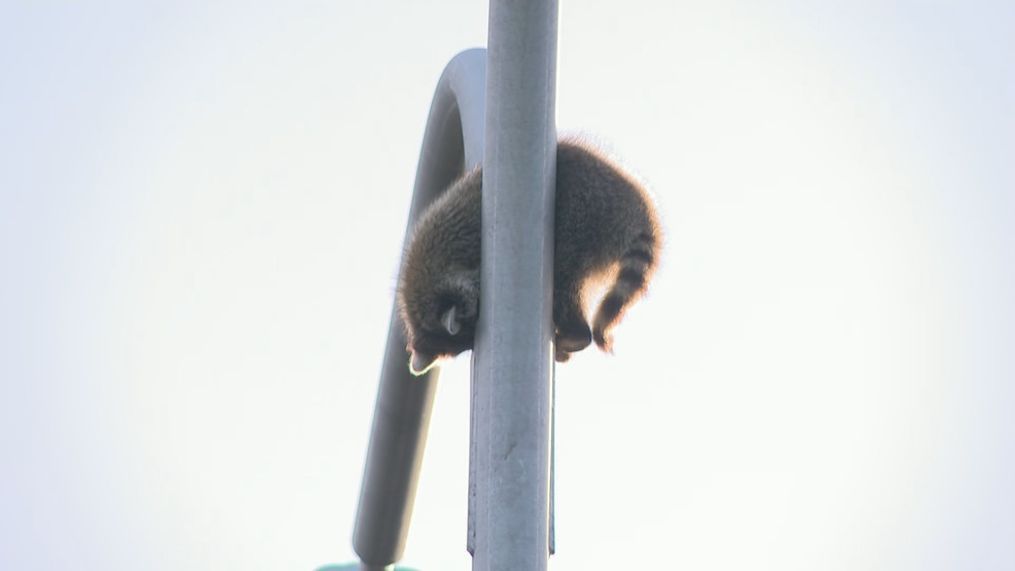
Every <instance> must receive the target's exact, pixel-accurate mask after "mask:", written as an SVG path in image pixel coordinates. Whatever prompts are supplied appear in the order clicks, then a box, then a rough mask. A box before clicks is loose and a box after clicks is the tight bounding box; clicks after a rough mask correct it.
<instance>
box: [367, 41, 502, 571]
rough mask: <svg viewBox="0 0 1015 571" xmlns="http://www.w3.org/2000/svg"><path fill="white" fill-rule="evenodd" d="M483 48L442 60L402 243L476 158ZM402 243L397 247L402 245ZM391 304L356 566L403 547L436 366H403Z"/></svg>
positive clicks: (378, 562)
mask: <svg viewBox="0 0 1015 571" xmlns="http://www.w3.org/2000/svg"><path fill="white" fill-rule="evenodd" d="M485 88H486V50H484V49H481V48H476V49H471V50H466V51H464V52H461V53H459V54H458V55H456V56H455V57H454V58H452V60H451V61H450V62H449V63H448V65H447V67H445V68H444V73H443V74H441V78H440V80H439V81H438V82H437V89H436V92H435V93H434V98H433V103H432V104H431V106H430V116H429V118H428V119H427V125H426V132H425V134H424V135H423V147H422V149H421V151H420V156H419V165H418V166H417V169H416V182H415V186H414V187H413V194H412V206H411V208H410V211H409V222H408V225H407V227H406V232H405V244H406V245H408V241H409V240H410V239H411V237H412V229H413V226H414V224H415V222H416V220H417V218H418V217H419V215H420V214H421V213H422V212H423V211H424V210H425V209H426V207H427V206H428V205H429V204H430V203H431V202H433V200H434V199H436V198H437V197H438V196H439V195H440V194H441V193H442V192H443V191H444V190H445V189H447V188H448V186H450V184H451V183H452V182H453V181H454V180H455V179H456V178H458V176H460V175H461V173H462V172H463V171H464V170H465V168H466V167H467V168H472V167H474V166H476V165H479V164H480V163H481V162H482V159H483V142H484V121H485V116H486V107H485V105H486V101H485V95H484V94H485ZM404 250H405V248H403V251H404ZM405 345H406V340H405V335H404V333H403V330H402V324H401V322H400V321H399V319H398V312H397V308H395V307H392V310H391V319H390V325H389V326H388V340H387V348H386V349H385V352H384V364H383V365H382V368H381V382H380V386H379V388H378V391H377V402H376V405H375V409H374V420H373V426H372V428H371V431H370V444H369V447H368V448H367V459H366V468H365V470H364V472H363V483H362V486H361V488H360V498H359V508H358V510H357V515H356V527H355V531H354V532H353V547H354V548H355V550H356V554H357V555H359V557H360V560H361V561H362V562H363V569H370V570H373V569H377V570H380V569H385V568H387V566H389V565H391V564H393V563H394V562H395V561H398V560H399V559H401V557H402V553H403V551H404V550H405V539H406V536H407V534H408V531H409V522H410V519H411V516H412V506H413V501H414V499H415V495H416V482H417V479H418V475H419V469H420V465H421V463H422V460H423V450H424V448H425V446H426V433H427V427H428V426H429V423H430V411H431V409H432V408H433V398H434V392H435V390H436V387H437V378H438V376H439V375H440V368H439V367H434V368H433V369H431V370H430V371H429V372H428V373H427V374H425V375H423V376H421V377H414V376H412V375H411V374H410V372H409V367H408V363H409V354H408V353H407V352H406V350H405Z"/></svg>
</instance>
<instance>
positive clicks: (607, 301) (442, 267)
mask: <svg viewBox="0 0 1015 571" xmlns="http://www.w3.org/2000/svg"><path fill="white" fill-rule="evenodd" d="M482 181H483V175H482V170H481V169H480V168H476V169H474V170H472V171H470V172H468V173H466V174H465V175H463V176H462V177H461V178H460V179H458V180H457V181H456V182H455V183H454V184H452V185H451V187H450V188H449V189H448V190H447V191H446V192H445V193H443V194H442V195H441V196H440V197H439V198H438V199H437V200H435V201H434V203H433V204H431V205H430V207H429V208H427V209H426V210H425V211H424V213H423V214H422V216H421V217H420V219H419V222H418V223H417V225H416V227H415V230H414V232H413V236H412V239H411V240H410V242H409V246H408V249H407V251H406V252H405V255H404V256H403V261H402V269H401V273H400V275H399V283H398V289H397V304H398V311H399V315H400V317H401V319H402V322H403V324H404V325H405V333H406V339H407V340H408V346H407V347H406V349H407V350H408V351H409V352H411V354H412V357H411V359H410V363H409V369H410V370H411V371H412V373H413V374H415V375H421V374H423V373H424V372H426V371H427V370H429V368H430V367H432V366H433V365H434V363H435V362H436V361H437V360H438V359H440V358H443V357H450V356H454V355H457V354H459V353H461V352H463V351H466V350H468V349H471V348H472V346H473V340H474V338H475V333H476V322H477V319H478V317H479V288H480V284H479V272H480V268H479V264H480V236H481V229H480V224H481V218H482V208H481V198H482ZM556 182H557V190H556V206H555V208H556V210H555V216H554V222H555V225H556V226H555V239H554V246H555V251H554V287H553V323H554V328H555V331H554V347H555V352H554V358H555V359H556V360H557V361H558V362H564V361H567V360H568V359H569V358H570V356H571V353H575V352H577V351H581V350H582V349H584V348H585V347H587V346H588V345H589V344H591V342H592V341H595V343H596V345H598V346H599V347H600V348H601V349H602V350H604V351H607V352H612V346H613V337H612V330H613V328H614V326H616V325H617V323H618V322H619V321H620V319H621V317H622V316H623V314H624V311H625V310H626V309H627V308H628V307H629V306H630V305H631V304H632V303H633V302H634V301H635V300H637V298H638V297H640V296H641V295H642V294H643V293H644V292H645V289H646V286H647V285H648V281H649V279H650V278H651V277H652V274H653V272H654V271H655V269H656V266H657V263H658V258H659V250H660V246H661V231H660V226H659V222H658V217H657V214H656V211H655V207H654V206H653V204H652V201H651V199H650V198H649V196H648V194H647V193H646V191H645V190H644V189H643V188H642V187H641V186H640V185H639V184H638V183H637V182H635V181H634V180H633V179H632V178H631V177H630V176H628V175H627V174H626V173H624V172H623V171H622V170H621V169H620V168H619V167H618V166H617V165H616V164H614V163H612V162H611V161H609V160H608V159H607V158H605V157H604V156H603V155H602V154H600V153H599V152H598V151H596V150H595V149H593V148H592V147H590V146H589V145H587V144H585V143H584V142H581V141H578V140H572V139H564V140H561V141H559V143H558V145H557V181H556ZM604 282H605V283H606V284H607V285H608V287H609V289H608V291H607V292H606V295H605V296H604V297H603V298H602V301H601V302H600V303H599V308H598V310H597V311H596V313H595V316H594V318H593V320H592V326H591V327H590V326H589V321H588V319H587V318H586V310H585V308H586V305H587V302H588V301H589V295H590V293H591V287H590V286H593V285H596V284H599V285H602V284H603V283H604Z"/></svg>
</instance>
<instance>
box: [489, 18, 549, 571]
mask: <svg viewBox="0 0 1015 571" xmlns="http://www.w3.org/2000/svg"><path fill="white" fill-rule="evenodd" d="M556 44H557V2H556V0H492V1H491V2H490V30H489V45H488V48H487V83H486V98H487V99H486V101H487V105H486V137H487V138H486V152H485V155H484V161H483V165H484V166H483V239H482V264H483V267H482V273H481V280H482V282H481V283H482V287H481V299H480V320H479V326H478V331H477V336H476V347H475V350H474V352H473V379H474V383H475V387H474V393H473V396H474V401H473V407H474V408H473V410H474V413H473V417H474V421H475V422H474V426H473V430H474V437H475V440H474V444H473V461H474V462H475V466H474V469H473V471H472V473H473V477H474V478H475V480H476V481H475V486H474V488H475V500H474V502H472V503H473V510H474V513H473V514H472V516H473V520H472V521H473V523H474V530H473V533H474V538H473V539H474V541H473V545H472V547H473V569H474V570H481V571H491V570H510V571H518V570H522V569H524V570H525V571H542V570H545V569H546V565H547V559H548V557H549V495H550V490H549V479H550V414H551V407H552V391H551V386H552V354H553V353H552V347H551V338H552V325H551V306H552V287H553V205H554V179H555V174H556V173H555V169H556V128H555V123H554V96H555V88H556V83H555V74H556Z"/></svg>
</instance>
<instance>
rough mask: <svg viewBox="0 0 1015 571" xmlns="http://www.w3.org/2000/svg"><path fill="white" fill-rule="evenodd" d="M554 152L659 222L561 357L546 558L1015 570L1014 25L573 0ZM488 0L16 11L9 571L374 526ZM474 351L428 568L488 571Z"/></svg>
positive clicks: (427, 469) (305, 541)
mask: <svg viewBox="0 0 1015 571" xmlns="http://www.w3.org/2000/svg"><path fill="white" fill-rule="evenodd" d="M561 4H562V5H561V14H560V39H559V58H558V70H559V76H558V99H557V110H558V127H559V129H560V130H561V132H564V133H575V132H577V133H584V134H587V135H590V136H591V137H593V138H594V139H595V140H598V141H601V142H602V144H603V146H604V147H606V148H607V149H608V150H610V151H611V152H612V153H614V154H615V155H616V156H617V157H618V158H620V159H621V160H622V161H624V163H625V164H627V165H628V166H629V167H630V168H631V169H632V170H634V171H635V172H637V173H638V175H639V176H640V177H641V178H643V179H644V180H645V181H646V182H647V183H648V184H649V186H650V187H651V188H652V189H653V191H654V193H655V195H656V197H657V199H658V203H659V205H660V208H661V211H662V216H663V220H664V223H665V226H666V229H667V245H666V252H665V255H664V257H663V266H662V270H661V272H660V274H659V275H658V278H657V280H656V282H655V283H654V284H653V287H652V292H651V295H650V296H649V297H648V298H647V299H645V300H644V301H643V302H642V303H641V304H640V305H639V306H637V308H636V309H635V310H633V312H632V313H631V314H630V315H629V316H628V319H627V320H626V321H625V323H624V324H623V325H622V327H621V328H620V329H619V330H618V332H617V351H616V355H615V356H614V357H607V356H604V355H602V354H601V353H598V352H595V351H588V352H585V353H583V354H581V355H579V356H577V357H576V358H575V359H574V360H573V362H572V363H569V364H567V365H566V366H561V367H559V368H558V387H557V396H558V427H557V450H558V456H557V467H558V480H557V499H558V503H557V547H558V552H559V553H558V555H556V556H555V557H554V558H553V559H552V561H551V566H552V568H553V569H558V570H565V569H571V570H577V569H634V568H640V567H647V566H649V565H651V564H653V563H655V564H657V565H656V568H662V569H694V570H734V569H737V570H739V569H772V570H796V569H799V570H805V569H806V570H811V569H822V570H843V571H855V570H882V569H884V570H912V571H917V570H919V571H924V570H939V569H940V570H952V569H980V570H1010V569H1013V568H1015V542H1013V541H1012V538H1013V537H1015V487H1013V486H1012V482H1015V416H1013V415H1012V410H1013V409H1015V383H1013V379H1015V357H1013V356H1012V355H1013V353H1012V347H1013V346H1015V344H1013V341H1015V299H1013V295H1012V293H1011V292H1012V291H1015V269H1013V268H1015V227H1013V223H1015V169H1013V166H1012V161H1013V158H1015V113H1013V112H1012V102H1013V101H1015V58H1013V57H1012V54H1013V53H1015V40H1013V39H1012V38H1013V37H1015V9H1013V8H1012V7H1011V6H1012V5H1011V4H1010V3H1002V2H996V3H995V2H983V1H973V2H968V1H967V2H958V1H955V2H931V1H928V2H874V1H870V2H862V1H861V2H830V1H820V2H813V1H812V2H748V1H743V2H736V1H717V2H694V3H687V2H637V1H633V2H624V3H620V2H609V3H607V2H591V1H586V2H577V1H568V0H565V1H563V2H562V3H561ZM485 6H486V3H485V2H481V1H479V2H371V3H367V2H338V1H330V2H324V1H319V2H304V1H294V2H285V3H283V2H278V3H274V4H272V3H266V2H179V3H173V4H172V5H169V4H168V3H161V4H154V3H137V2H119V3H117V2H105V3H103V2H97V1H89V2H63V3H61V2H47V1H40V2H31V3H29V2H20V3H15V2H3V3H2V4H0V272H2V274H0V462H2V471H0V568H3V569H12V570H13V569H18V570H36V569H38V570H54V569H70V568H74V569H88V570H92V569H95V570H98V569H103V570H106V569H114V570H117V569H148V570H179V569H188V570H198V569H202V570H203V569H209V570H211V569H265V570H283V569H284V570H311V569H314V568H315V567H317V566H319V565H322V564H325V563H329V562H341V561H351V560H353V558H354V554H353V552H352V549H351V542H350V537H351V533H352V522H353V517H354V511H355V506H356V500H357V494H358V491H359V478H360V473H361V470H362V465H363V458H364V455H365V446H366V441H367V432H368V429H369V425H370V418H371V415H372V412H373V398H374V394H375V389H376V381H377V376H378V373H379V365H380V358H381V354H382V349H383V347H382V345H383V342H384V339H385V327H386V326H387V316H388V312H389V310H390V305H391V300H392V292H393V287H394V279H395V273H396V270H397V256H398V253H399V249H400V244H401V240H402V234H403V231H404V225H405V216H406V213H407V211H408V203H409V202H408V201H409V195H410V191H411V186H412V181H413V175H414V169H415V166H416V158H417V153H418V150H419V145H420V141H421V138H422V132H423V126H424V122H425V119H426V114H427V109H428V107H429V104H430V98H431V96H432V93H433V88H434V86H435V83H436V80H437V78H438V76H439V74H440V72H441V70H442V68H443V66H444V64H445V63H446V62H447V61H448V60H449V59H450V58H451V57H452V56H453V55H454V54H455V53H456V52H458V51H460V50H462V49H465V48H468V47H472V46H481V45H483V44H484V43H485V37H486V26H487V22H486V8H485ZM467 370H468V358H467V357H466V356H463V357H461V358H459V359H458V360H457V361H456V362H454V363H453V364H451V365H450V366H448V367H445V374H444V376H443V377H442V380H441V384H440V387H439V391H438V395H437V405H436V408H435V411H434V418H433V422H432V426H431V433H430V440H429V447H428V452H427V457H426V461H425V464H424V468H423V476H422V481H421V484H420V491H419V497H418V501H417V509H416V515H415V518H414V523H413V528H412V532H411V534H410V539H409V545H408V549H407V551H406V559H405V563H406V564H408V565H411V566H413V567H418V568H420V569H424V570H427V571H434V570H454V569H468V568H469V558H468V556H467V554H466V553H465V550H464V542H465V506H466V495H465V494H466V490H465V483H466V476H467V427H468V398H467V396H468V379H467Z"/></svg>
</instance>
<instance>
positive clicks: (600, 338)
mask: <svg viewBox="0 0 1015 571" xmlns="http://www.w3.org/2000/svg"><path fill="white" fill-rule="evenodd" d="M657 245H658V243H657V240H656V237H655V236H654V235H653V234H651V233H649V232H642V233H641V234H639V235H638V237H637V238H635V239H634V241H633V242H632V243H631V247H630V248H629V249H628V250H627V252H626V253H625V254H624V256H623V257H622V258H621V259H620V271H619V272H618V273H617V281H616V282H614V284H613V287H611V288H610V291H609V292H607V294H606V296H605V297H604V298H603V301H602V303H600V304H599V309H598V311H596V318H595V322H594V325H593V327H592V338H593V339H594V340H595V342H596V345H599V347H600V348H602V349H603V350H604V351H607V352H612V351H613V332H612V330H613V328H614V326H616V325H617V323H619V322H620V319H621V318H622V317H623V316H624V312H625V311H626V310H627V308H628V307H630V306H631V304H632V303H634V302H635V301H637V300H638V298H639V297H640V296H641V295H642V294H643V293H645V289H646V286H647V285H648V280H649V278H651V277H652V272H653V271H654V270H655V267H656V250H657Z"/></svg>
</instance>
